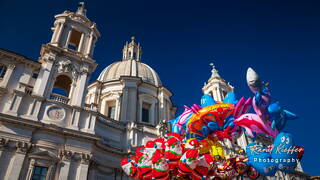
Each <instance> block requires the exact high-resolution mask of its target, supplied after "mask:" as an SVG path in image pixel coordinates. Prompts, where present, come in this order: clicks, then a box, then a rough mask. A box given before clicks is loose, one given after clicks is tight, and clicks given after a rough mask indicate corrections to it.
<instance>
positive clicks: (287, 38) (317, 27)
mask: <svg viewBox="0 0 320 180" xmlns="http://www.w3.org/2000/svg"><path fill="white" fill-rule="evenodd" d="M77 6H78V1H72V0H68V1H64V0H55V1H40V0H39V1H32V0H30V1H17V0H0V20H1V21H0V22H1V26H0V47H1V48H5V49H8V50H11V51H14V52H18V53H20V54H23V55H25V56H27V57H30V58H33V59H35V60H36V59H37V58H38V57H39V50H40V46H41V44H45V43H47V42H49V41H50V37H51V30H50V28H51V27H52V24H53V22H54V18H53V16H54V15H55V14H58V13H61V12H63V11H64V10H72V11H75V10H76V8H77ZM319 6H320V2H319V1H318V2H317V1H309V0H306V1H294V0H291V1H281V2H279V1H275V0H271V1H263V2H262V1H253V0H252V1H250V0H246V1H231V0H226V1H223V2H222V1H213V0H201V1H187V0H185V1H166V0H163V1H140V0H139V1H125V0H124V1H93V0H92V1H87V2H86V7H87V9H88V12H87V16H88V18H90V19H91V20H93V21H95V22H96V23H97V26H98V29H99V30H100V32H101V34H102V36H101V38H100V39H99V40H98V43H97V46H96V49H95V55H94V58H95V59H96V61H97V63H98V64H99V66H98V68H97V69H96V72H95V73H93V75H92V78H91V81H92V80H95V79H96V78H97V76H98V75H99V73H100V72H101V71H102V69H103V68H105V67H106V66H107V65H109V64H111V63H112V62H114V61H118V60H120V58H121V50H122V48H123V45H124V43H125V41H129V40H130V37H131V36H132V35H135V36H136V38H137V41H139V42H140V43H141V44H142V48H143V56H142V61H143V62H145V63H146V64H148V65H150V66H151V67H153V68H154V69H155V70H156V71H157V72H158V74H159V75H160V78H161V80H162V82H163V84H164V85H165V86H166V87H167V88H169V89H170V90H171V91H172V92H173V94H174V96H173V98H172V99H173V102H174V104H175V106H177V107H178V108H179V112H181V111H182V107H183V105H192V104H193V103H200V102H199V101H200V98H201V95H202V94H201V93H202V92H201V88H202V86H203V83H204V82H205V81H207V79H208V78H209V77H210V75H211V73H210V70H211V68H210V66H209V63H211V62H214V63H215V65H216V67H217V68H218V70H219V72H220V75H221V76H222V77H223V78H225V79H226V80H227V81H229V82H230V83H231V84H232V85H233V86H234V87H235V89H236V93H237V95H238V96H246V97H248V96H251V95H252V94H251V92H250V91H249V89H248V87H247V85H246V79H245V74H246V70H247V68H248V67H252V68H254V69H255V70H256V71H257V72H258V73H259V75H260V76H261V77H262V78H263V79H264V80H265V81H268V82H270V88H271V91H272V95H273V98H274V99H275V100H278V101H280V103H281V104H282V105H284V106H285V107H286V108H287V109H289V110H291V111H292V112H295V113H297V114H298V115H299V116H300V119H298V120H294V121H290V122H288V124H287V127H286V128H285V130H286V131H288V132H291V133H292V134H294V135H295V139H296V142H297V144H298V145H301V146H304V147H305V148H306V150H305V155H304V158H303V168H304V170H305V171H306V172H307V173H310V174H311V175H320V168H319V165H318V164H319V161H320V155H319V149H320V143H319V140H318V137H319V135H318V134H317V131H319V126H320V118H319V115H318V114H317V113H318V112H319V110H318V109H319V107H318V103H319V101H320V98H319V93H318V92H319V87H320V85H319V77H320V74H319V65H320V61H319V58H320V36H319V34H320V11H319Z"/></svg>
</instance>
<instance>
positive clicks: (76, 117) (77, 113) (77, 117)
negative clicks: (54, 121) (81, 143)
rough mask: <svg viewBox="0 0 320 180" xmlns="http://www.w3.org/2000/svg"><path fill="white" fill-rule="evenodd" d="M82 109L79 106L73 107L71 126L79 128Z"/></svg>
mask: <svg viewBox="0 0 320 180" xmlns="http://www.w3.org/2000/svg"><path fill="white" fill-rule="evenodd" d="M80 114H81V111H79V110H78V108H75V109H73V112H72V116H71V121H70V125H69V127H70V128H71V129H75V130H79V120H80Z"/></svg>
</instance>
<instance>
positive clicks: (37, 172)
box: [31, 166, 48, 180]
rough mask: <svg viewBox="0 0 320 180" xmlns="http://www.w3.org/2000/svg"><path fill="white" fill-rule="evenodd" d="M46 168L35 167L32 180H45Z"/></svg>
mask: <svg viewBox="0 0 320 180" xmlns="http://www.w3.org/2000/svg"><path fill="white" fill-rule="evenodd" d="M47 172H48V168H47V167H41V166H35V167H34V169H33V174H32V178H31V179H32V180H45V179H46V177H47Z"/></svg>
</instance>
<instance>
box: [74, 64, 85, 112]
mask: <svg viewBox="0 0 320 180" xmlns="http://www.w3.org/2000/svg"><path fill="white" fill-rule="evenodd" d="M79 76H80V77H79V80H78V82H77V87H76V89H75V94H77V97H73V100H72V105H75V106H78V107H82V106H83V102H84V96H85V88H86V85H87V77H88V72H87V71H85V70H84V71H83V72H81V74H80V75H79Z"/></svg>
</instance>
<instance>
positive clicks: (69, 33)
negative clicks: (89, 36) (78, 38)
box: [63, 27, 72, 48]
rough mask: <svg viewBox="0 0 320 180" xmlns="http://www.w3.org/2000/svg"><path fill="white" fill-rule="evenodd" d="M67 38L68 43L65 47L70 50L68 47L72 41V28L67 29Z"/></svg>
mask: <svg viewBox="0 0 320 180" xmlns="http://www.w3.org/2000/svg"><path fill="white" fill-rule="evenodd" d="M67 33H68V34H67V38H66V41H65V44H64V45H63V46H64V47H65V48H68V45H69V41H70V38H71V33H72V28H71V27H68V28H67Z"/></svg>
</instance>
